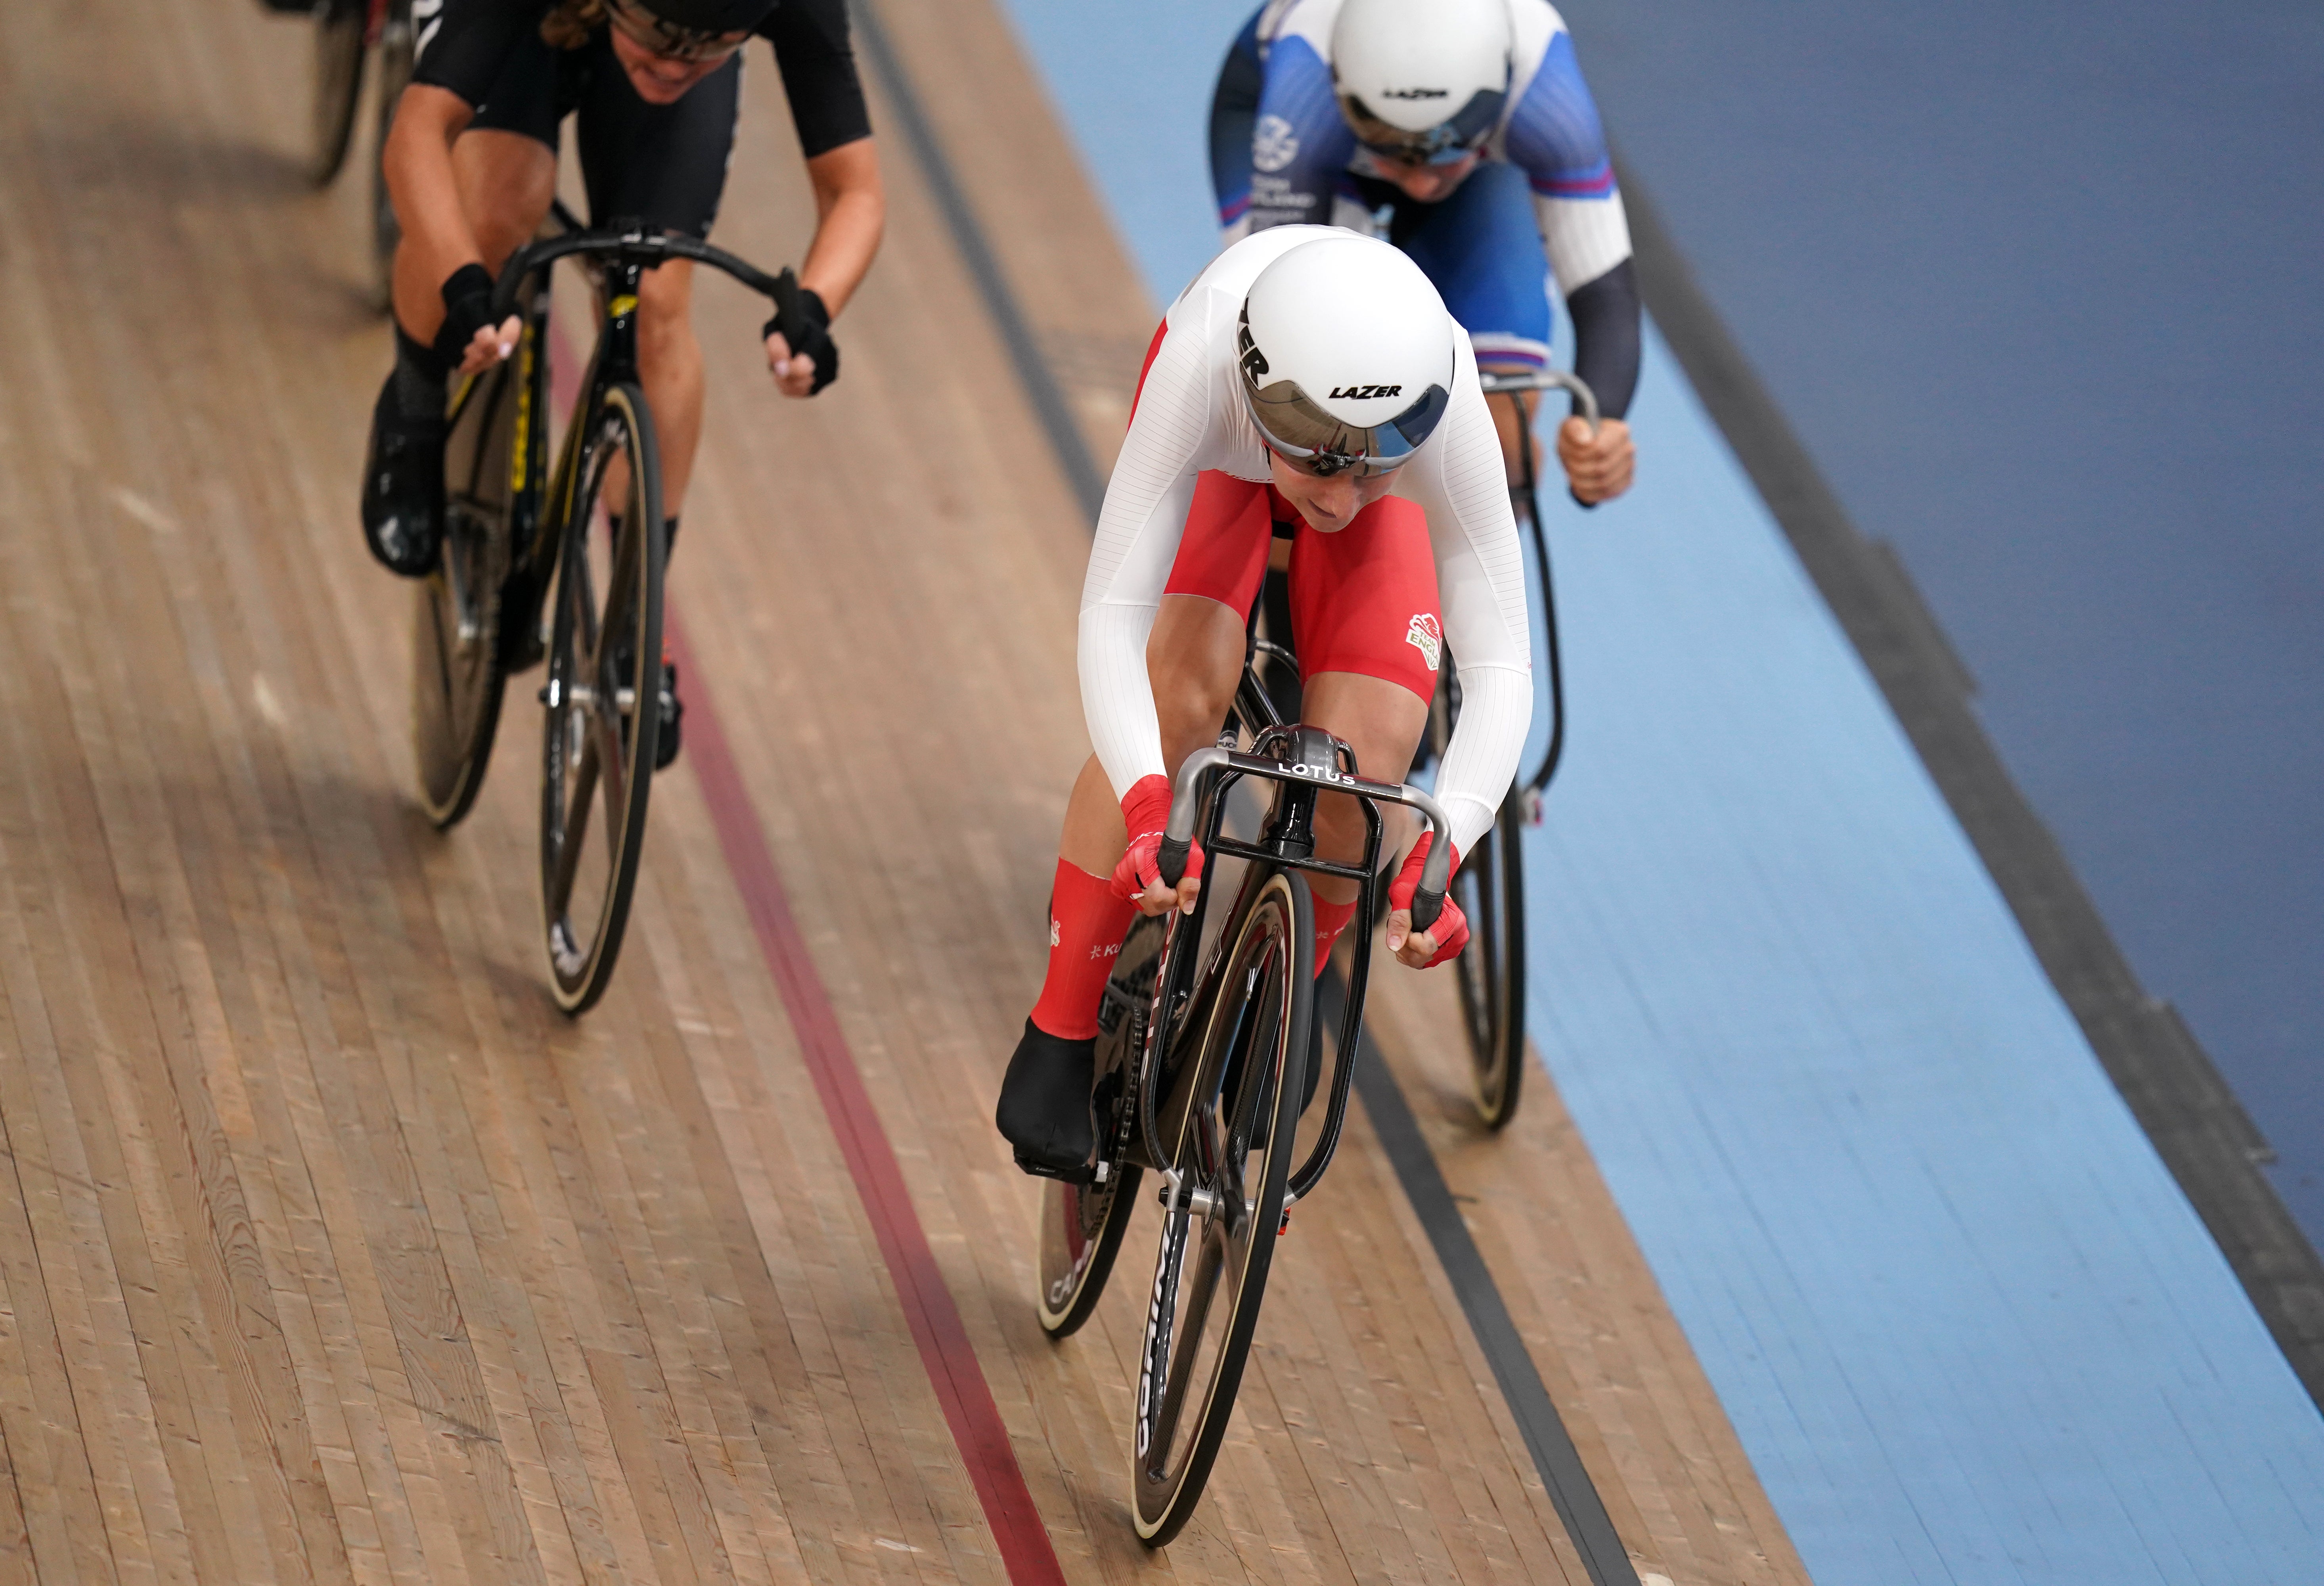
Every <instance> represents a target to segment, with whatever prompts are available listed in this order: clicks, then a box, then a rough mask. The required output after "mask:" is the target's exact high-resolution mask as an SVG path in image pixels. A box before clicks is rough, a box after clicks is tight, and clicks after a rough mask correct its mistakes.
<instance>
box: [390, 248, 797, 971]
mask: <svg viewBox="0 0 2324 1586" xmlns="http://www.w3.org/2000/svg"><path fill="white" fill-rule="evenodd" d="M547 230H548V235H544V236H542V237H541V238H540V239H539V240H538V241H536V242H534V243H532V244H530V245H529V246H527V247H526V248H524V249H523V250H522V251H521V252H520V253H519V254H517V255H516V257H515V258H514V259H512V260H511V261H510V262H509V263H508V265H507V267H506V268H505V269H504V270H503V271H502V272H501V276H500V280H499V281H498V282H497V283H496V285H495V288H494V291H493V309H492V315H493V323H499V322H501V321H503V320H505V319H506V318H508V317H509V316H511V315H512V314H514V315H516V316H518V317H519V318H520V319H521V324H522V330H521V335H520V337H519V339H518V344H517V347H516V350H515V352H514V354H513V355H512V356H511V357H510V358H509V359H508V360H507V361H506V362H505V363H503V364H498V365H496V366H495V367H493V368H492V369H489V370H486V371H485V372H484V373H480V374H475V375H469V376H466V377H462V378H459V379H457V380H456V381H455V383H454V385H453V390H452V392H451V396H450V401H449V420H450V422H449V435H448V438H447V442H446V446H445V452H444V482H445V496H446V513H445V532H444V548H443V557H442V561H441V563H440V565H439V566H438V569H437V571H436V572H434V573H432V574H430V575H429V576H428V577H427V578H426V579H424V580H422V581H421V582H420V587H419V593H418V596H417V602H416V604H415V608H414V612H413V632H412V685H411V687H412V693H411V703H412V748H413V756H414V759H415V760H416V761H418V765H419V771H420V805H421V807H422V808H424V809H425V810H426V811H427V812H428V817H429V820H431V821H433V822H434V823H435V825H437V826H438V828H439V829H447V828H449V827H450V826H452V825H455V824H456V823H457V822H458V821H459V820H460V818H461V817H462V816H465V815H466V814H467V812H468V810H469V808H470V807H471V806H472V805H473V804H474V803H475V798H476V792H477V789H478V788H480V787H481V786H482V784H483V781H484V770H485V767H486V765H487V764H488V762H489V761H490V760H491V756H492V747H493V735H494V733H495V731H496V729H497V726H498V724H499V721H500V714H501V703H502V696H503V694H504V693H505V691H506V690H505V681H506V679H507V678H508V676H509V674H510V673H512V672H521V671H524V670H527V669H530V667H532V666H533V665H534V664H536V663H537V662H539V660H540V659H543V658H544V655H545V657H546V659H547V660H548V663H549V676H548V680H547V681H546V683H545V684H544V685H543V686H542V687H541V689H540V694H539V699H540V703H541V705H543V706H544V707H545V713H546V715H545V722H544V727H543V733H542V746H541V788H540V799H541V806H540V875H541V918H542V927H543V932H544V935H545V937H546V944H547V947H548V952H549V973H550V979H551V981H552V982H553V989H554V991H555V993H556V997H557V1002H558V1006H559V1007H561V1008H563V1009H564V1010H566V1011H567V1013H573V1014H578V1013H581V1012H583V1011H585V1010H587V1009H588V1008H589V1006H590V1005H591V1004H592V1003H594V1002H595V1001H596V1000H597V999H598V998H599V997H600V996H602V995H603V994H604V990H605V987H606V985H607V983H608V982H610V981H611V979H612V977H613V964H614V961H615V959H616V958H617V957H618V956H619V954H620V952H621V945H622V930H623V927H625V926H626V924H627V922H628V919H629V911H630V900H631V898H632V893H633V892H634V890H635V889H636V885H637V873H638V862H639V857H640V854H641V851H642V846H643V842H644V837H645V822H646V806H647V796H648V794H649V792H650V789H651V787H652V782H653V771H654V762H655V751H656V748H657V741H658V739H659V733H660V687H661V658H662V640H661V636H662V572H663V562H664V559H665V558H666V557H667V555H668V554H669V547H668V544H667V542H666V539H665V535H666V530H665V525H664V517H663V512H662V497H661V463H660V455H659V448H658V446H657V442H656V439H655V432H654V423H653V413H652V411H651V410H650V408H649V407H648V405H647V402H646V397H645V392H643V391H642V390H641V388H640V386H639V383H638V368H637V313H638V281H639V278H640V276H641V274H642V273H643V272H645V271H646V270H648V269H650V268H652V267H653V266H654V265H656V264H659V263H662V262H663V261H665V260H669V259H692V260H696V261H698V262H699V263H705V264H708V265H711V266H712V267H714V268H715V269H718V270H722V271H724V272H725V273H727V274H728V275H731V276H733V278H734V279H735V280H737V281H741V282H742V284H743V285H744V286H746V287H748V288H750V289H751V290H752V291H755V292H759V293H761V294H762V295H763V296H765V297H767V298H768V299H770V300H771V301H772V302H773V303H774V304H775V309H776V315H777V318H778V320H779V324H780V327H781V328H782V329H783V330H784V332H785V333H786V334H787V335H788V336H790V337H793V339H794V340H797V339H798V338H799V337H800V336H801V327H802V321H801V316H800V312H799V295H798V280H797V278H796V277H795V276H794V275H793V274H792V272H790V271H789V270H788V269H785V270H784V271H782V272H780V273H779V274H776V275H768V274H766V273H765V272H762V271H761V270H759V269H758V268H757V267H756V266H754V265H752V264H750V263H746V262H745V261H743V260H742V259H739V258H737V257H735V256H734V255H733V254H729V253H727V252H725V251H724V249H721V248H715V247H712V246H711V245H710V244H707V243H704V242H701V241H699V240H697V239H696V238H694V237H691V236H686V235H672V234H666V233H662V232H658V231H650V230H647V229H644V228H642V227H636V226H614V227H612V228H609V229H604V230H597V231H589V230H584V229H582V228H580V227H579V226H578V225H577V224H576V223H575V222H574V221H573V219H572V217H570V216H569V215H568V214H567V213H566V212H565V211H564V209H563V207H562V206H559V207H558V208H557V209H556V211H555V212H554V218H553V220H552V224H551V226H550V227H549V228H547ZM566 258H572V259H575V260H576V261H578V262H580V263H583V264H584V265H585V266H586V268H587V269H588V270H589V271H590V272H591V274H592V277H593V284H594V286H595V293H596V313H597V344H596V347H595V353H594V354H593V355H592V356H591V358H590V361H589V364H588V367H587V369H586V372H585V373H583V375H582V377H581V383H580V392H579V395H578V396H577V398H576V401H575V403H574V407H573V411H572V414H571V417H570V419H569V420H568V421H567V426H566V431H565V439H564V442H563V444H562V445H561V446H560V447H558V452H557V455H556V458H555V461H554V463H553V464H552V463H551V462H550V461H549V444H548V443H549V298H550V293H549V290H548V286H549V267H550V266H551V265H552V264H554V263H556V262H557V261H558V260H559V259H566ZM544 598H547V599H548V601H549V621H548V622H547V624H546V626H547V628H548V634H547V638H546V641H545V642H544V639H543V636H542V628H543V625H544V624H543V623H542V621H541V613H542V603H543V600H544Z"/></svg>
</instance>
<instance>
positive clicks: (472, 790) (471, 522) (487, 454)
mask: <svg viewBox="0 0 2324 1586" xmlns="http://www.w3.org/2000/svg"><path fill="white" fill-rule="evenodd" d="M537 350H538V349H537V348H536V346H535V345H534V334H533V332H532V330H531V329H530V327H528V328H527V330H526V333H525V342H524V346H522V347H521V349H520V350H519V352H518V355H517V356H516V357H514V358H512V359H510V360H509V361H508V362H507V363H505V364H500V365H498V366H497V367H495V368H493V369H491V370H488V371H486V372H485V373H482V374H479V375H477V376H476V377H475V379H474V380H473V381H471V382H470V383H468V384H467V385H466V388H465V389H464V390H463V392H461V394H460V396H459V397H458V398H457V401H456V402H455V404H454V408H453V414H452V423H451V430H450V434H449V435H448V436H447V438H446V441H445V446H444V483H445V491H444V497H445V500H444V508H445V511H444V550H443V558H442V560H441V562H439V564H438V567H437V569H436V571H435V572H433V573H430V574H429V576H427V577H426V578H424V579H422V580H420V584H419V586H418V589H417V591H416V595H415V599H414V603H413V609H412V629H411V756H412V760H413V761H414V762H415V764H416V766H417V769H418V770H419V773H420V807H421V808H422V809H423V810H425V811H426V812H427V815H428V818H429V821H430V822H432V823H433V824H434V825H435V826H436V828H437V830H438V831H444V830H447V829H449V828H450V827H451V826H453V825H457V823H458V822H459V820H460V818H461V817H462V816H466V814H467V813H468V810H469V808H470V807H472V806H473V805H474V804H475V800H476V791H477V789H478V788H481V787H483V785H484V769H485V767H486V766H487V765H488V764H490V763H491V760H492V752H493V735H494V733H496V732H497V731H498V729H499V725H500V717H501V698H502V696H503V693H504V692H505V684H506V680H507V671H506V669H505V667H504V666H503V660H502V651H503V646H502V643H501V632H500V625H501V612H502V598H501V597H502V589H503V585H504V584H505V582H506V580H507V577H508V570H509V558H510V556H511V554H512V549H511V546H512V527H511V521H510V514H511V511H512V506H513V504H514V497H515V492H516V489H517V488H518V481H517V480H516V479H514V478H513V477H512V467H513V465H514V462H515V451H514V448H515V445H516V432H517V426H518V425H519V424H520V423H521V422H522V421H523V413H524V409H525V407H526V405H527V404H526V403H525V402H524V401H523V400H522V392H521V389H520V386H521V382H523V381H525V380H529V379H530V378H531V374H532V360H533V358H534V356H535V355H536V354H537Z"/></svg>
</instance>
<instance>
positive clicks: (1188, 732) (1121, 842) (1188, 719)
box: [1057, 595, 1425, 876]
mask: <svg viewBox="0 0 2324 1586" xmlns="http://www.w3.org/2000/svg"><path fill="white" fill-rule="evenodd" d="M1244 639H1245V632H1244V628H1243V620H1242V618H1240V616H1238V615H1236V614H1235V612H1234V609H1233V608H1232V607H1231V606H1226V605H1222V604H1220V603H1219V602H1217V601H1215V600H1211V599H1208V598H1207V597H1205V596H1203V595H1164V596H1163V597H1162V604H1161V609H1160V610H1159V611H1158V612H1157V613H1155V617H1154V631H1153V632H1152V633H1151V634H1149V635H1148V637H1147V641H1146V672H1147V676H1148V678H1151V679H1152V682H1153V686H1154V710H1155V715H1157V717H1158V718H1159V719H1160V722H1161V726H1162V761H1163V764H1164V766H1165V768H1166V769H1167V771H1168V773H1169V774H1170V775H1171V776H1173V777H1176V775H1177V774H1178V767H1179V766H1180V765H1181V764H1183V763H1184V762H1185V758H1186V757H1187V756H1188V755H1190V754H1192V753H1194V751H1196V750H1197V749H1203V748H1206V747H1208V746H1209V745H1210V744H1213V743H1215V742H1218V736H1219V725H1220V724H1221V723H1222V722H1224V721H1225V720H1226V715H1227V708H1228V707H1229V706H1230V705H1233V703H1234V694H1235V687H1236V685H1237V684H1238V683H1240V681H1241V680H1242V658H1243V645H1244ZM1383 687H1387V685H1383ZM1423 714H1424V715H1425V708H1424V712H1423ZM1418 741H1419V740H1418V734H1417V733H1415V734H1414V742H1418ZM1406 752H1407V753H1409V750H1408V749H1407V751H1406ZM1129 841H1130V839H1129V834H1128V833H1126V832H1125V831H1124V830H1123V829H1122V825H1121V806H1120V803H1119V802H1117V801H1116V799H1115V798H1114V795H1113V786H1112V784H1111V782H1109V781H1108V780H1107V779H1106V774H1105V768H1104V767H1103V766H1102V765H1100V764H1099V763H1098V759H1097V756H1095V755H1092V756H1090V758H1089V760H1088V761H1087V763H1085V764H1084V766H1083V767H1082V774H1081V775H1080V776H1079V777H1078V778H1076V779H1074V795H1073V798H1072V799H1071V801H1070V802H1068V803H1067V804H1066V806H1065V835H1064V837H1063V838H1062V839H1061V841H1060V842H1059V844H1058V846H1057V852H1058V855H1059V857H1061V858H1063V859H1064V860H1065V862H1067V863H1069V864H1072V865H1074V866H1077V867H1078V868H1080V869H1082V870H1084V871H1088V872H1089V873H1090V874H1091V875H1093V876H1110V875H1111V874H1112V873H1113V867H1114V866H1115V865H1117V864H1120V862H1121V853H1122V850H1123V849H1124V848H1125V847H1127V846H1128V845H1129Z"/></svg>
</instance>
